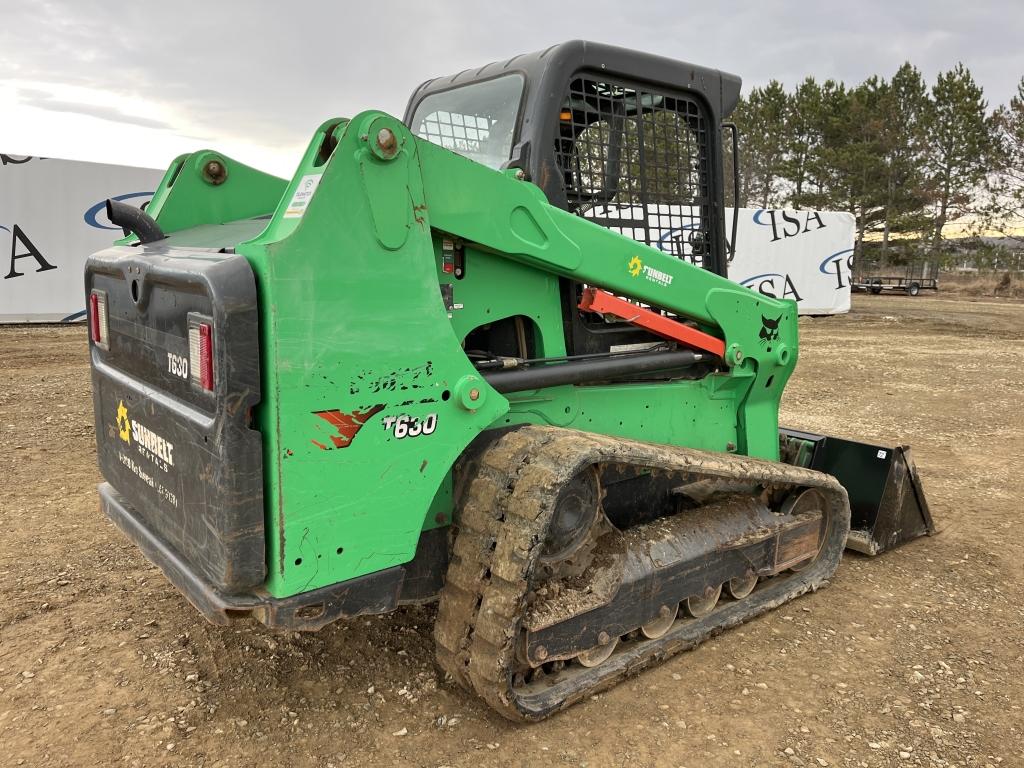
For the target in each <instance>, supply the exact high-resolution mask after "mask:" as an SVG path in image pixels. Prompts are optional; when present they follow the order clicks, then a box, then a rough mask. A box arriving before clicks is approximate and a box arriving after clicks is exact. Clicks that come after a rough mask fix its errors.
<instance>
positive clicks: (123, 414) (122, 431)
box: [117, 400, 132, 445]
mask: <svg viewBox="0 0 1024 768" xmlns="http://www.w3.org/2000/svg"><path fill="white" fill-rule="evenodd" d="M117 432H118V434H119V435H121V439H122V440H124V441H125V442H126V443H128V445H131V444H132V423H131V422H130V421H128V409H127V408H125V406H124V400H122V401H121V403H120V405H118V406H117Z"/></svg>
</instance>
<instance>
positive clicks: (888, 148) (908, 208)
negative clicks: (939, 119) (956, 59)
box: [879, 62, 933, 262]
mask: <svg viewBox="0 0 1024 768" xmlns="http://www.w3.org/2000/svg"><path fill="white" fill-rule="evenodd" d="M880 109H881V118H882V119H881V122H880V126H879V127H880V131H881V134H880V141H881V147H882V152H883V160H884V170H883V182H884V184H885V188H884V191H883V196H884V201H883V214H882V215H883V219H882V260H883V262H884V261H886V260H887V258H888V255H889V239H890V235H891V234H923V233H924V231H925V229H926V228H927V227H928V222H929V217H928V213H927V206H928V202H929V200H930V190H929V187H928V177H927V174H926V173H925V160H926V157H927V148H928V143H927V139H928V131H929V129H930V127H931V123H932V119H933V109H932V104H931V101H930V99H929V98H928V87H927V85H926V84H925V81H924V78H923V77H922V76H921V73H920V72H919V71H918V70H917V68H916V67H914V66H912V65H911V64H910V62H906V63H904V64H903V66H901V67H900V68H899V70H897V72H896V74H895V75H893V78H892V80H891V81H890V82H889V84H888V87H887V89H886V92H885V94H884V96H883V98H882V101H881V105H880Z"/></svg>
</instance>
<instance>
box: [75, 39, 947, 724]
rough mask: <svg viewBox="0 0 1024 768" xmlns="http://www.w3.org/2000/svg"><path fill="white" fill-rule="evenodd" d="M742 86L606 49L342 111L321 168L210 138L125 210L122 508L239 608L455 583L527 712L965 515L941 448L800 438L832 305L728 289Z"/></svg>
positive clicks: (385, 595) (314, 620)
mask: <svg viewBox="0 0 1024 768" xmlns="http://www.w3.org/2000/svg"><path fill="white" fill-rule="evenodd" d="M739 93H740V81H739V79H738V78H736V77H734V76H732V75H728V74H724V73H722V72H719V71H716V70H712V69H706V68H703V67H698V66H694V65H691V64H685V63H682V62H678V61H672V60H669V59H665V58H660V57H656V56H651V55H646V54H642V53H637V52H633V51H628V50H623V49H620V48H614V47H610V46H605V45H597V44H593V43H584V42H579V41H574V42H569V43H564V44H561V45H557V46H554V47H552V48H549V49H547V50H545V51H542V52H538V53H534V54H528V55H524V56H518V57H516V58H513V59H510V60H509V61H506V62H499V63H494V64H488V65H487V66H484V67H481V68H479V69H474V70H467V71H465V72H461V73H460V74H458V75H455V76H453V77H443V78H438V79H434V80H430V81H428V82H426V83H424V84H423V85H421V86H420V87H419V88H418V89H417V90H416V92H415V93H414V94H413V96H412V98H411V100H410V102H409V106H408V109H407V111H406V114H405V119H404V120H398V119H396V118H394V117H391V116H389V115H387V114H384V113H381V112H375V111H370V112H363V113H362V114H359V115H357V116H356V117H354V118H351V119H341V118H339V119H333V120H329V121H327V122H325V123H324V124H323V125H322V126H320V128H319V129H317V131H316V133H315V134H314V136H313V138H312V140H311V141H310V143H309V147H308V149H307V150H306V153H305V155H304V156H303V158H302V161H301V163H300V165H299V167H298V170H297V171H296V173H295V175H294V177H293V178H292V179H291V180H289V181H286V180H283V179H279V178H275V177H273V176H270V175H267V174H264V173H261V172H259V171H256V170H254V169H252V168H248V167H246V166H244V165H242V164H240V163H236V162H234V161H233V160H231V159H229V158H228V157H227V156H225V155H223V154H220V153H217V152H212V151H202V152H196V153H194V154H191V155H187V156H183V157H179V158H178V159H176V160H175V161H174V163H173V164H172V165H171V167H170V169H169V170H168V171H167V173H166V175H165V176H164V178H163V180H162V182H161V184H160V187H159V189H158V190H157V191H156V194H155V196H154V197H153V201H152V204H151V205H150V206H149V208H148V210H147V211H145V212H143V211H140V210H139V209H136V208H132V207H130V206H127V205H125V204H123V203H118V202H116V201H109V202H108V205H107V209H108V216H109V217H110V220H111V221H112V222H114V223H115V224H117V225H120V226H122V227H123V228H124V230H125V234H126V237H125V238H124V239H123V240H121V241H120V242H119V243H118V244H117V245H115V246H114V247H111V248H109V249H107V250H104V251H101V252H99V253H97V254H95V255H94V256H92V257H91V258H90V259H89V261H88V265H87V269H86V294H87V299H88V306H89V326H90V328H89V330H90V337H91V345H90V352H91V360H92V382H93V393H94V394H93V397H94V407H95V419H96V437H97V446H98V457H99V464H100V467H101V470H102V473H103V476H104V478H105V479H106V482H105V483H103V484H102V485H101V486H100V488H99V496H100V504H101V507H102V509H103V511H104V512H105V513H106V514H107V515H108V516H109V517H110V518H111V519H112V520H113V521H114V522H115V523H116V524H117V525H118V527H120V528H121V529H122V531H123V532H124V533H125V534H127V535H128V536H129V537H130V538H131V539H132V540H133V541H134V542H136V543H137V544H138V546H139V547H140V548H141V549H142V550H143V551H144V552H145V554H146V556H147V557H148V558H149V559H150V560H152V561H153V562H154V563H156V564H157V565H158V566H159V567H160V568H161V569H162V570H163V572H164V573H165V574H166V576H167V578H168V579H169V580H170V581H171V582H172V583H173V584H174V585H175V586H176V587H177V588H178V589H179V590H180V591H181V592H182V593H183V594H184V595H185V596H186V597H187V598H188V600H189V601H190V602H191V603H192V604H193V605H194V606H195V607H196V608H197V609H198V610H199V611H200V612H201V613H202V614H203V615H204V616H205V617H206V618H207V619H209V620H210V621H212V622H214V623H217V624H227V623H228V622H230V621H232V620H235V619H241V618H246V617H254V618H256V619H257V620H259V621H260V622H262V623H263V624H265V625H267V626H268V627H271V628H284V629H289V630H317V629H320V628H321V627H323V626H325V625H326V624H328V623H330V622H333V621H336V620H338V619H343V618H348V617H352V616H358V615H362V614H379V613H384V612H387V611H393V610H395V609H396V608H398V607H399V606H402V605H408V604H414V603H423V602H426V601H431V600H439V603H438V609H437V620H436V625H435V630H434V635H435V639H436V644H437V659H438V663H439V664H440V666H441V668H442V669H443V670H444V671H445V672H446V673H447V674H449V675H450V676H451V677H452V678H453V679H454V681H455V682H456V683H457V684H458V685H461V686H463V687H464V688H466V689H467V690H471V691H474V692H476V693H477V694H478V695H479V696H481V697H482V698H483V699H485V700H486V701H487V702H488V703H489V704H490V705H491V706H492V707H494V708H495V709H496V710H498V711H499V712H500V713H502V714H503V715H505V716H507V717H509V718H511V719H514V720H537V719H540V718H543V717H545V716H547V715H549V714H551V713H552V712H555V711H557V710H559V709H562V708H564V707H566V706H568V705H570V704H572V703H574V702H576V701H579V700H581V699H582V698H584V697H586V696H588V695H590V694H592V693H593V692H594V691H595V690H598V689H601V688H606V687H608V686H610V685H612V684H614V683H615V682H617V681H619V680H621V679H622V678H623V677H624V676H625V675H627V674H631V673H634V672H636V671H638V670H640V669H642V668H643V667H645V666H649V665H651V664H653V663H656V662H658V661H661V660H663V659H665V658H666V657H668V656H670V655H672V654H673V653H676V652H677V651H681V650H684V649H687V648H692V647H694V646H695V645H697V644H698V643H700V642H701V641H702V640H704V639H705V638H707V637H709V636H711V635H713V634H715V633H717V632H718V631H720V630H722V629H723V628H726V627H731V626H734V625H736V624H739V623H740V622H743V621H746V620H747V619H749V618H751V617H753V616H756V615H758V614H760V613H763V612H765V611H767V610H768V609H770V608H773V607H775V606H778V605H780V604H781V603H784V602H786V601H788V600H791V599H793V598H794V597H796V596H798V595H800V594H803V593H805V592H807V591H809V590H813V589H817V588H818V587H821V586H823V585H824V584H825V583H826V582H827V580H828V579H829V577H830V576H831V575H832V574H833V573H834V572H835V570H836V567H837V566H838V564H839V560H840V557H841V555H842V553H843V550H844V547H846V546H852V547H854V548H856V549H858V550H861V551H863V552H867V553H869V554H874V553H876V552H879V551H881V550H884V549H887V548H890V547H892V546H894V545H895V544H898V543H899V542H901V541H904V540H907V539H909V538H912V537H915V536H918V535H921V534H922V533H926V532H930V531H931V529H932V522H931V517H930V515H929V512H928V508H927V505H926V502H925V499H924V496H923V494H922V492H921V486H920V482H919V480H918V477H917V474H916V472H915V469H914V464H913V462H912V461H911V459H910V455H909V453H908V451H907V449H906V448H905V447H902V446H897V447H894V448H890V447H879V446H869V445H864V444H861V443H853V442H849V441H845V440H839V439H837V438H833V437H827V436H823V435H817V434H810V433H802V432H796V431H792V430H780V428H779V424H778V409H779V400H780V398H781V396H782V392H783V389H784V387H785V386H786V382H787V381H788V379H789V377H790V375H791V374H792V373H793V369H794V367H795V366H796V363H797V357H798V343H797V308H796V305H795V304H794V303H793V302H791V301H787V300H779V299H775V298H771V297H768V296H763V295H760V294H758V293H756V292H754V291H751V290H749V289H747V288H744V287H741V286H739V285H736V284H734V283H732V282H730V281H729V280H728V279H727V278H726V267H727V264H728V260H729V256H730V251H731V249H732V247H733V244H734V243H735V226H734V224H733V222H734V221H735V220H734V219H733V220H732V221H728V220H727V219H729V216H728V215H727V213H726V211H725V208H724V193H723V186H724V182H723V178H724V177H723V137H724V136H726V135H727V133H726V132H725V131H724V130H723V128H724V127H727V124H723V120H724V119H725V118H726V117H727V116H728V115H729V113H730V112H731V110H732V109H733V108H734V106H735V105H736V102H737V99H738V97H739ZM731 141H732V142H733V146H735V143H736V135H735V130H734V129H733V130H732V132H731ZM727 232H732V237H731V239H730V237H728V236H727V234H726V233H727ZM851 527H852V530H851Z"/></svg>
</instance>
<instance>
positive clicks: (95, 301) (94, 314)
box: [89, 293, 100, 344]
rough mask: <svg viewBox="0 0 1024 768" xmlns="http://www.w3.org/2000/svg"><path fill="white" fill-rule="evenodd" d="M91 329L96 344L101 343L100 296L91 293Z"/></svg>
mask: <svg viewBox="0 0 1024 768" xmlns="http://www.w3.org/2000/svg"><path fill="white" fill-rule="evenodd" d="M89 331H90V332H91V333H92V340H93V343H94V344H99V343H100V297H99V296H97V295H96V294H95V293H90V294H89Z"/></svg>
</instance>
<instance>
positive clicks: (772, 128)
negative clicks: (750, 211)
mask: <svg viewBox="0 0 1024 768" xmlns="http://www.w3.org/2000/svg"><path fill="white" fill-rule="evenodd" d="M786 101H787V96H786V91H785V89H784V88H783V87H782V84H781V83H780V82H778V81H777V80H772V81H771V82H770V83H768V85H767V86H765V87H764V88H754V89H752V90H751V91H750V93H749V94H748V95H747V97H746V98H745V99H743V100H742V101H741V102H740V105H739V106H738V107H737V109H736V112H735V113H734V114H735V118H734V119H735V122H736V124H737V125H738V126H739V128H740V135H741V136H742V137H743V142H742V147H741V151H740V199H741V200H742V201H743V203H744V205H751V204H753V205H758V206H760V207H761V208H768V207H770V206H772V205H775V204H777V203H778V202H779V201H780V198H779V193H780V189H779V181H780V178H781V171H782V164H783V159H784V137H783V134H784V120H785V111H786Z"/></svg>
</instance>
